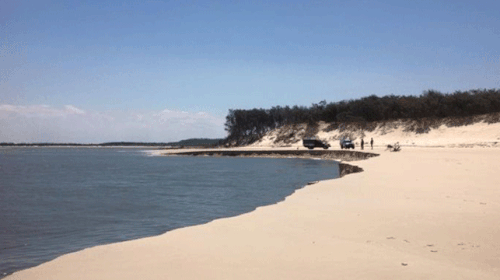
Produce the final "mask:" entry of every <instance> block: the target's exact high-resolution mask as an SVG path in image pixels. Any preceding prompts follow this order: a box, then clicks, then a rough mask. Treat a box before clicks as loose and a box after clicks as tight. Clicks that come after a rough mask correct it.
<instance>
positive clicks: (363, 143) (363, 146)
mask: <svg viewBox="0 0 500 280" xmlns="http://www.w3.org/2000/svg"><path fill="white" fill-rule="evenodd" d="M370 145H371V147H372V150H373V138H372V139H371V140H370ZM364 149H365V140H363V138H361V150H364Z"/></svg>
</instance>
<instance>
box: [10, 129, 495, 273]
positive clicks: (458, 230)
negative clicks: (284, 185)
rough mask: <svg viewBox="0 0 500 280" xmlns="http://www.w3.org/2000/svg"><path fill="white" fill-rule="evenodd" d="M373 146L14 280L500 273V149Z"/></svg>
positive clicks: (68, 256) (72, 256)
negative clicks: (336, 172)
mask: <svg viewBox="0 0 500 280" xmlns="http://www.w3.org/2000/svg"><path fill="white" fill-rule="evenodd" d="M375 140H377V139H375ZM399 141H400V142H401V143H404V141H405V139H402V138H400V139H399ZM479 142H482V140H481V139H480V140H479ZM470 143H476V142H475V140H474V141H473V142H470ZM428 144H429V146H435V144H436V143H435V142H432V143H430V142H429V143H428ZM438 144H439V143H438ZM445 144H446V143H445ZM254 148H255V149H257V148H258V147H254ZM334 148H336V147H334ZM367 151H371V150H367ZM374 152H376V153H380V154H381V155H380V156H379V157H375V158H370V159H368V160H363V161H357V162H349V164H352V165H357V166H360V167H362V168H363V169H364V171H363V172H361V173H356V174H349V175H347V176H345V177H343V178H340V179H333V180H327V181H322V182H319V183H317V184H313V185H309V186H306V187H304V188H302V189H300V190H298V191H296V192H295V193H294V194H292V195H291V196H289V197H287V198H286V199H285V201H283V202H280V203H278V204H275V205H270V206H266V207H261V208H258V209H257V210H255V211H253V212H251V213H247V214H244V215H241V216H237V217H232V218H226V219H220V220H215V221H212V222H210V223H207V224H204V225H199V226H192V227H187V228H182V229H177V230H173V231H170V232H167V233H165V234H163V235H160V236H156V237H150V238H144V239H139V240H134V241H128V242H122V243H116V244H111V245H105V246H97V247H94V248H89V249H86V250H83V251H80V252H76V253H72V254H68V255H65V256H62V257H59V258H57V259H55V260H53V261H51V262H48V263H45V264H42V265H40V266H38V267H35V268H31V269H27V270H24V271H20V272H16V273H14V274H13V275H11V276H8V277H7V278H6V279H8V280H13V279H33V280H34V279H37V280H42V279H51V280H54V279H120V280H123V279H495V280H496V279H500V226H499V225H498V221H500V175H499V174H500V165H499V164H498V160H499V159H500V149H498V148H481V147H477V145H476V147H474V148H433V147H405V146H403V149H402V151H401V152H389V151H386V150H385V148H384V147H383V146H376V148H375V150H374Z"/></svg>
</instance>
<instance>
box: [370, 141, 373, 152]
mask: <svg viewBox="0 0 500 280" xmlns="http://www.w3.org/2000/svg"><path fill="white" fill-rule="evenodd" d="M370 145H371V146H372V150H373V138H372V140H370Z"/></svg>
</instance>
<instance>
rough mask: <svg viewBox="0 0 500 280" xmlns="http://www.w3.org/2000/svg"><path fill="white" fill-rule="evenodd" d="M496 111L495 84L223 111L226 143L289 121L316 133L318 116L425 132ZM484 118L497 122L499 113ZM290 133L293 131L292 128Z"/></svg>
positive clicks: (499, 105)
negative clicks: (400, 122)
mask: <svg viewBox="0 0 500 280" xmlns="http://www.w3.org/2000/svg"><path fill="white" fill-rule="evenodd" d="M498 112H500V90H498V89H477V90H468V91H456V92H454V93H452V94H443V93H441V92H438V91H435V90H428V91H425V92H424V93H423V94H422V95H420V96H398V95H388V96H383V97H378V96H375V95H371V96H368V97H364V98H361V99H356V100H348V101H340V102H331V103H327V102H326V101H321V102H319V103H318V104H312V105H311V106H310V107H305V106H293V107H289V106H286V107H280V106H275V107H272V108H271V109H252V110H241V109H236V110H233V109H232V110H229V113H228V115H227V116H226V123H225V129H226V131H227V132H228V137H227V139H226V143H228V144H234V145H239V144H249V143H252V142H254V141H257V140H259V139H260V138H262V136H263V135H264V134H265V133H267V132H269V131H270V130H273V129H276V128H280V127H283V126H287V125H288V126H292V127H293V126H295V125H298V124H307V125H308V126H307V130H308V132H306V134H312V135H314V134H315V133H316V132H317V123H318V122H319V121H324V122H326V123H330V126H329V129H330V130H333V129H342V128H343V127H346V126H356V127H360V128H363V129H366V130H373V129H375V128H376V123H383V122H387V121H394V120H405V122H406V124H407V130H410V131H414V132H416V133H426V132H428V131H429V129H430V128H433V126H435V125H436V123H437V122H436V120H438V119H439V120H443V121H444V122H445V124H447V125H448V126H459V125H467V124H472V123H474V122H476V121H477V118H476V117H475V116H478V115H481V114H491V113H498ZM485 121H487V122H488V123H494V122H499V121H500V114H496V115H495V116H493V117H489V118H487V119H485ZM290 133H292V134H293V133H294V132H293V130H292V132H290ZM286 136H287V137H290V135H286ZM291 136H293V135H291ZM306 136H307V135H306Z"/></svg>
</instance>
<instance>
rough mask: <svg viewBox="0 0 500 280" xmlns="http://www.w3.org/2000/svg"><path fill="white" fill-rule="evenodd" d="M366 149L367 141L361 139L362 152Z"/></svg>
mask: <svg viewBox="0 0 500 280" xmlns="http://www.w3.org/2000/svg"><path fill="white" fill-rule="evenodd" d="M364 147H365V141H364V140H363V139H361V150H363V148H364Z"/></svg>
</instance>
